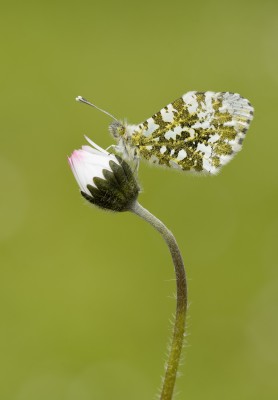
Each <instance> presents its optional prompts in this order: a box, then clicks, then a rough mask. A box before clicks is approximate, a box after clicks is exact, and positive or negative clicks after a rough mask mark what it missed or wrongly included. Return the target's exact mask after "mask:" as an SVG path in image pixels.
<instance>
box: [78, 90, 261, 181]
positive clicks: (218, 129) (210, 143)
mask: <svg viewBox="0 0 278 400" xmlns="http://www.w3.org/2000/svg"><path fill="white" fill-rule="evenodd" d="M76 100H77V101H80V102H83V103H86V104H89V105H91V106H93V107H95V108H97V109H99V110H100V111H102V112H104V113H106V114H107V115H109V116H110V117H112V118H113V122H112V123H111V124H110V126H109V131H110V133H111V134H112V136H113V137H114V138H115V139H116V141H117V144H116V145H113V146H110V147H113V148H114V150H115V151H116V152H118V153H119V154H121V155H122V156H123V158H124V159H126V160H127V161H130V162H133V163H135V165H136V166H137V167H138V165H139V160H140V159H145V160H147V161H148V162H150V163H152V164H157V165H161V166H164V167H170V168H175V169H178V170H181V171H188V172H196V173H203V174H217V173H218V172H219V170H220V169H221V167H222V166H223V165H225V164H227V163H228V162H229V161H230V160H231V159H232V158H233V157H234V156H235V155H236V154H237V153H238V152H239V151H240V150H241V148H242V142H243V140H244V138H245V134H246V132H247V130H248V128H249V126H250V122H251V120H252V119H253V114H254V109H253V107H252V105H251V104H250V102H249V101H248V100H247V99H245V98H243V97H241V96H240V95H239V94H237V93H230V92H210V91H207V92H197V91H191V92H187V93H186V94H184V95H183V96H182V97H180V98H178V99H177V100H175V101H173V102H172V103H170V104H168V105H167V106H165V107H164V108H162V109H161V110H160V111H158V112H157V113H156V114H154V115H153V116H152V117H151V118H149V119H147V120H146V121H144V122H142V123H140V124H138V125H129V124H127V123H125V122H122V121H119V120H117V119H116V118H115V117H114V116H113V115H111V114H109V113H108V112H106V111H104V110H102V109H100V108H98V107H96V106H95V105H94V104H92V103H90V102H88V100H86V99H84V98H83V97H81V96H78V97H77V98H76Z"/></svg>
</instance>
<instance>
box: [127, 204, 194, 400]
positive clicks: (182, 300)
mask: <svg viewBox="0 0 278 400" xmlns="http://www.w3.org/2000/svg"><path fill="white" fill-rule="evenodd" d="M131 211H132V212H133V213H135V214H137V215H139V217H141V218H143V219H144V220H145V221H147V222H148V223H149V224H151V225H152V226H153V227H154V228H155V229H156V230H157V231H158V232H159V233H160V234H161V235H162V237H163V239H164V240H165V242H166V243H167V245H168V248H169V250H170V253H171V256H172V260H173V263H174V267H175V274H176V287H177V305H176V315H175V323H174V332H173V338H172V342H171V347H170V353H169V356H168V360H167V364H166V373H165V377H164V380H163V387H162V390H161V395H160V400H171V399H172V396H173V391H174V387H175V382H176V377H177V371H178V367H179V362H180V356H181V351H182V346H183V339H184V334H185V322H186V309H187V283H186V274H185V269H184V264H183V260H182V257H181V253H180V250H179V248H178V244H177V242H176V239H175V237H174V235H173V234H172V232H171V231H169V229H168V228H166V226H165V225H164V224H163V223H162V222H161V221H160V220H159V219H158V218H156V217H155V216H154V215H152V214H151V213H150V212H149V211H148V210H146V209H145V208H144V207H142V206H141V205H140V204H139V203H138V202H135V203H134V204H133V205H132V206H131Z"/></svg>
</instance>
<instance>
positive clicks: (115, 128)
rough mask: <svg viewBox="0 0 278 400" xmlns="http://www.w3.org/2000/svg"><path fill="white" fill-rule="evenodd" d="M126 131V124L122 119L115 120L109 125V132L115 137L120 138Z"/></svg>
mask: <svg viewBox="0 0 278 400" xmlns="http://www.w3.org/2000/svg"><path fill="white" fill-rule="evenodd" d="M125 131H126V128H125V126H124V125H123V124H122V123H121V122H120V121H113V122H112V123H111V124H110V125H109V132H110V133H111V135H112V136H113V137H114V138H115V139H119V138H120V137H121V136H123V135H124V133H125Z"/></svg>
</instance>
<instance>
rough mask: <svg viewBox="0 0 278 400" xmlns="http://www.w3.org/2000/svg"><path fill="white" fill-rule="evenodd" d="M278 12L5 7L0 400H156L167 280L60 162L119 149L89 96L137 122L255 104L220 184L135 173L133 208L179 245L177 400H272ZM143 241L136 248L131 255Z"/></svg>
mask: <svg viewBox="0 0 278 400" xmlns="http://www.w3.org/2000/svg"><path fill="white" fill-rule="evenodd" d="M277 11H278V3H277V1H276V0H273V1H269V0H267V1H263V2H261V1H259V0H256V1H242V0H240V1H239V0H234V1H233V2H230V1H229V2H227V1H226V2H225V1H220V0H215V1H204V0H200V1H198V2H189V1H182V0H174V1H172V2H163V1H146V0H142V1H140V2H128V1H117V2H112V1H110V2H109V1H107V2H96V1H95V2H94V1H93V2H92V1H80V2H76V1H71V0H70V1H60V2H56V1H44V2H41V1H26V2H19V1H17V2H5V3H2V7H1V16H0V22H1V23H0V33H1V42H2V43H1V54H2V57H1V78H0V79H1V99H0V102H1V119H0V124H1V147H0V175H1V177H0V182H1V196H0V205H1V207H0V250H1V266H0V308H1V310H0V321H1V329H0V372H1V373H0V381H1V382H0V399H1V400H2V399H3V400H37V399H40V400H91V399H93V400H94V399H97V400H109V399H121V400H130V399H132V400H139V399H140V400H142V399H154V398H155V395H156V394H157V393H158V388H159V386H160V377H161V376H162V374H163V364H164V360H165V354H166V348H167V343H168V337H169V335H170V332H171V324H170V319H171V316H172V313H173V312H174V308H175V301H174V298H173V294H174V289H175V285H174V281H173V278H174V275H173V268H172V265H171V260H170V256H169V254H168V251H167V248H166V246H165V244H164V243H163V241H162V239H161V237H159V235H158V234H157V233H156V232H155V231H154V230H153V229H152V228H151V227H150V226H148V225H147V224H146V223H144V222H143V221H142V220H139V218H136V217H135V216H134V215H131V214H128V213H123V214H111V213H105V212H102V211H99V210H97V209H95V208H91V207H90V206H87V204H85V202H84V200H83V199H82V198H81V196H80V195H79V193H78V188H77V185H76V182H75V181H74V178H73V175H72V173H71V171H70V169H69V167H68V164H67V160H66V156H67V155H69V154H70V153H71V152H72V150H73V149H76V148H79V147H80V146H81V145H82V144H84V138H83V134H87V135H88V136H89V137H91V138H92V139H93V140H94V141H96V142H97V143H98V144H99V145H101V146H103V147H107V146H108V145H110V144H112V143H113V139H112V138H111V137H110V136H109V134H108V130H107V127H108V124H109V122H110V120H109V118H108V117H106V116H105V115H103V114H101V113H99V112H98V111H95V110H93V109H90V108H88V107H86V106H83V105H81V104H78V103H76V102H75V100H74V99H75V97H76V96H77V95H82V96H84V97H87V98H88V99H90V100H91V101H93V102H95V103H96V104H97V105H99V106H100V107H103V108H105V109H107V110H109V111H110V112H111V113H112V114H114V115H116V116H117V117H118V118H125V117H126V118H128V121H129V122H131V123H139V122H141V121H143V120H145V119H147V118H148V117H150V116H151V115H152V114H153V113H154V112H156V111H158V110H159V109H160V108H161V107H163V106H165V105H166V104H168V103H169V102H170V101H172V100H174V99H175V98H177V97H179V96H180V95H182V94H183V93H185V92H187V91H189V90H200V91H205V90H214V91H233V92H239V93H240V94H242V95H243V96H245V97H247V98H248V99H249V100H250V101H251V102H252V104H253V105H254V107H255V119H254V122H253V124H252V125H251V129H250V131H249V133H248V135H247V138H246V141H245V143H244V148H243V151H242V152H241V153H240V154H239V155H238V156H237V157H236V158H235V159H234V160H233V161H232V162H231V163H230V164H229V165H228V166H226V167H225V168H224V169H223V170H222V173H221V174H220V175H218V176H216V177H211V178H210V177H209V178H198V177H196V176H188V175H186V174H182V173H177V172H175V171H171V170H165V169H159V168H154V167H150V166H149V165H146V164H141V167H140V181H141V184H142V187H143V193H142V195H141V196H140V201H141V203H142V204H143V205H144V206H145V207H147V208H148V209H149V210H150V211H152V212H153V213H154V214H155V215H157V216H158V217H159V218H161V219H162V220H163V221H164V222H165V223H166V225H168V227H169V228H170V229H171V230H172V231H173V232H174V233H175V235H176V237H177V240H178V242H179V245H180V248H181V251H182V253H183V255H184V259H185V262H186V267H187V272H188V280H189V299H190V309H189V318H188V337H187V345H186V348H185V351H184V365H183V366H182V368H181V372H182V377H181V378H179V380H178V385H177V392H178V393H180V394H179V396H177V398H178V399H191V400H200V399H206V400H212V399H213V400H220V399H221V400H222V399H225V400H232V399H233V400H234V399H236V400H238V399H244V400H249V399H250V400H251V399H252V400H262V399H267V400H274V399H277V398H278V381H277V376H278V344H277V340H278V339H277V338H278V312H277V310H278V270H277V259H278V250H277V249H278V246H277V227H278V216H277V205H278V201H277V197H278V180H277V177H278V170H277V161H276V159H277V147H278V134H277V121H276V118H277V106H278V102H277V88H278V73H277V72H278V53H277V41H278V13H277ZM138 243H139V245H138Z"/></svg>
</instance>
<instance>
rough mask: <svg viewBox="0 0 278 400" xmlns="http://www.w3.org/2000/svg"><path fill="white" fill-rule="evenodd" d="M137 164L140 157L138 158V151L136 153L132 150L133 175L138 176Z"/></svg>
mask: <svg viewBox="0 0 278 400" xmlns="http://www.w3.org/2000/svg"><path fill="white" fill-rule="evenodd" d="M139 164H140V156H139V151H137V150H136V149H135V150H134V155H133V165H134V168H133V173H134V174H135V175H138V171H139Z"/></svg>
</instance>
